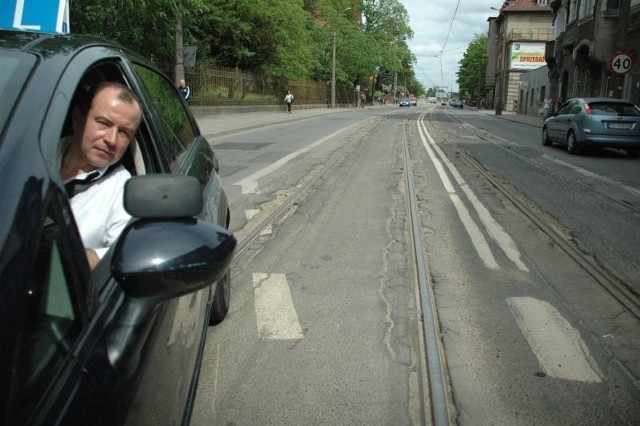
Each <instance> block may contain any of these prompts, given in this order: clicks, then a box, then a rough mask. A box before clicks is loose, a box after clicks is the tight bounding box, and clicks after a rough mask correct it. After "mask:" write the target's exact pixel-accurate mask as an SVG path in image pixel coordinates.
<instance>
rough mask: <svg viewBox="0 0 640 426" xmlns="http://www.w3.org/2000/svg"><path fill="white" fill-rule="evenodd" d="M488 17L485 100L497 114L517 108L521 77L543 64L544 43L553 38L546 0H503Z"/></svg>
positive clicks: (520, 103) (518, 107)
mask: <svg viewBox="0 0 640 426" xmlns="http://www.w3.org/2000/svg"><path fill="white" fill-rule="evenodd" d="M498 12H499V14H498V16H497V17H491V18H489V34H488V44H487V58H488V61H487V73H486V76H487V77H486V81H485V83H486V84H485V87H486V99H487V102H488V105H487V106H488V107H489V108H495V109H496V113H501V112H502V111H503V110H504V111H518V110H520V109H521V107H522V105H523V99H521V91H522V89H523V88H522V80H521V76H522V75H523V74H525V73H527V72H528V71H532V70H535V69H537V68H540V67H541V66H545V65H546V63H545V52H546V43H547V42H548V41H551V40H553V37H554V28H553V14H552V8H551V6H550V5H549V0H505V1H504V2H503V4H502V7H501V8H500V9H499V10H498Z"/></svg>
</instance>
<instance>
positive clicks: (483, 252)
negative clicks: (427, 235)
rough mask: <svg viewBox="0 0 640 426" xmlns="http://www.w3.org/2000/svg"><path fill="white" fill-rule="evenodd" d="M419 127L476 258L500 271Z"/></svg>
mask: <svg viewBox="0 0 640 426" xmlns="http://www.w3.org/2000/svg"><path fill="white" fill-rule="evenodd" d="M421 125H422V123H421V121H420V120H418V132H419V133H420V139H421V140H422V145H423V146H424V148H425V149H426V150H427V154H428V155H429V157H430V158H431V161H432V162H433V165H434V166H435V168H436V170H437V171H438V175H439V176H440V180H441V181H442V183H443V185H444V187H445V190H446V191H447V192H448V193H449V198H450V199H451V202H452V203H453V205H454V207H455V208H456V211H457V212H458V217H459V218H460V222H462V225H463V226H464V228H465V229H466V230H467V234H468V235H469V237H470V238H471V243H472V244H473V247H474V248H475V249H476V252H477V253H478V256H480V259H482V261H483V262H484V264H485V266H486V267H487V268H489V269H500V266H499V265H498V262H496V259H495V258H494V257H493V253H492V252H491V247H489V243H487V240H486V239H485V238H484V236H483V235H482V231H480V228H479V227H478V225H476V223H475V222H474V220H473V219H472V218H471V215H470V214H469V210H467V208H466V207H465V205H464V203H463V202H462V200H460V196H459V195H458V194H457V193H456V190H455V188H454V187H453V184H452V183H451V181H450V180H449V176H447V173H446V172H445V171H444V167H443V166H442V162H441V161H440V160H438V157H437V156H436V155H435V153H434V152H433V150H432V149H431V147H430V146H429V144H428V143H427V140H426V137H425V133H426V134H427V136H428V137H429V138H431V136H430V135H429V134H428V133H427V131H426V129H423V128H422V126H421Z"/></svg>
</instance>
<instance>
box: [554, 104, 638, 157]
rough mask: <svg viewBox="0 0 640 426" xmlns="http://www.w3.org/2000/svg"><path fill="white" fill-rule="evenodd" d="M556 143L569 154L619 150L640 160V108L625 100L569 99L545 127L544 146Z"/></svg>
mask: <svg viewBox="0 0 640 426" xmlns="http://www.w3.org/2000/svg"><path fill="white" fill-rule="evenodd" d="M554 142H555V143H559V144H564V145H566V146H567V151H568V152H569V154H579V153H580V151H582V150H583V149H584V148H588V147H597V148H617V149H622V150H624V151H626V153H627V155H629V157H631V158H638V156H640V108H638V107H637V106H635V105H634V104H633V103H632V102H629V101H625V100H622V99H611V98H573V99H569V100H568V101H567V102H566V103H565V104H564V105H562V106H561V107H560V109H558V111H557V112H555V113H554V114H552V116H551V117H549V118H547V119H546V120H545V122H544V125H543V127H542V144H543V145H546V146H549V145H552V144H553V143H554Z"/></svg>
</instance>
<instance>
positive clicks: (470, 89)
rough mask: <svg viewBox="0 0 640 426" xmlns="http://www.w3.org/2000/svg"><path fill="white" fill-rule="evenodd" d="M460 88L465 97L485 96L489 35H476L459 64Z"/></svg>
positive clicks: (458, 80) (458, 81)
mask: <svg viewBox="0 0 640 426" xmlns="http://www.w3.org/2000/svg"><path fill="white" fill-rule="evenodd" d="M458 64H459V65H460V68H459V69H458V73H457V76H458V79H457V80H456V82H457V83H458V87H459V88H460V93H464V94H465V97H468V98H471V99H477V98H481V97H482V96H484V91H485V75H486V69H487V35H486V34H476V35H475V36H474V38H473V40H472V41H471V42H470V43H469V46H467V50H466V52H465V53H464V55H463V56H462V59H461V60H460V61H459V62H458Z"/></svg>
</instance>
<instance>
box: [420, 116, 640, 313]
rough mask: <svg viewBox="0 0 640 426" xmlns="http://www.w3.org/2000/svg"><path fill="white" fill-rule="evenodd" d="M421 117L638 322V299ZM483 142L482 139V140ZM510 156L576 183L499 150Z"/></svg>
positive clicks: (445, 142)
mask: <svg viewBox="0 0 640 426" xmlns="http://www.w3.org/2000/svg"><path fill="white" fill-rule="evenodd" d="M425 116H426V117H427V118H428V123H429V127H430V128H431V129H432V130H433V131H435V132H437V134H438V135H439V137H440V139H441V140H442V141H443V143H444V144H446V145H448V146H449V147H451V148H454V149H455V150H456V152H457V154H458V155H459V158H460V159H462V160H463V161H464V162H465V163H467V164H468V165H469V166H471V167H473V168H474V169H475V170H476V171H477V172H478V174H479V175H480V176H482V177H483V178H484V179H485V180H486V181H487V182H488V183H490V184H491V185H492V186H493V187H494V188H495V189H496V190H497V191H498V192H499V193H501V194H502V195H503V196H504V197H505V198H506V199H508V200H509V201H510V202H511V203H512V204H513V205H514V206H515V207H516V208H517V209H518V210H519V211H520V212H522V213H523V214H524V215H525V216H526V217H527V218H528V219H529V220H530V221H531V222H532V223H533V224H534V225H535V226H536V227H537V228H538V229H540V230H541V231H542V232H544V233H545V234H546V235H547V236H548V237H549V238H551V240H552V241H553V242H554V243H555V244H556V245H557V246H558V247H559V248H560V249H561V250H562V251H563V252H565V253H566V254H567V255H568V256H569V257H571V259H573V261H574V262H575V263H576V264H577V265H579V266H580V267H581V268H582V269H583V270H584V271H585V272H587V273H588V274H589V275H590V276H591V277H592V278H593V279H594V280H595V281H596V282H597V283H598V284H599V285H600V286H601V287H603V288H604V289H605V290H607V291H608V292H609V293H610V294H611V295H612V296H613V297H614V298H616V300H618V301H619V302H620V303H621V304H622V305H623V306H624V307H625V308H626V309H627V310H628V311H629V312H631V313H632V314H633V315H634V316H636V317H637V318H640V296H638V295H637V294H636V293H635V292H634V291H633V290H632V289H630V288H629V287H628V286H627V285H626V284H625V283H624V282H622V281H621V280H620V279H618V278H617V277H616V276H615V275H613V274H612V273H611V272H609V271H608V270H607V269H605V268H604V267H603V266H601V265H600V264H599V263H598V262H596V261H595V260H594V259H593V258H592V257H590V256H588V255H586V254H585V253H584V252H583V251H581V250H580V249H579V248H578V247H577V246H576V245H575V243H574V242H572V241H571V240H570V239H567V237H566V236H565V235H563V234H562V233H560V232H559V231H558V230H557V229H556V228H555V227H554V226H552V225H551V224H549V223H548V221H547V220H545V218H544V216H543V215H542V214H541V213H539V212H538V211H536V210H535V209H534V208H532V207H531V206H530V205H531V203H530V202H529V201H528V200H524V199H522V195H520V194H519V193H516V191H514V190H512V189H510V188H509V187H508V186H507V185H505V184H503V183H501V182H500V181H499V180H498V179H497V178H495V177H494V176H493V175H492V173H491V172H490V171H489V170H487V169H486V168H485V167H484V165H483V164H481V163H480V162H478V161H477V160H476V159H475V158H473V157H472V156H471V155H470V154H469V153H467V152H465V151H464V149H462V148H460V147H459V146H458V145H457V144H456V143H455V142H454V141H453V140H452V139H451V137H450V135H449V134H448V133H447V132H446V131H445V130H443V129H442V128H441V127H440V126H439V125H438V124H437V123H436V122H435V121H434V120H433V112H431V113H430V114H429V115H428V116H427V113H423V114H421V116H420V117H419V119H418V120H419V121H422V120H424V119H425ZM483 140H484V139H483ZM501 148H503V149H505V150H507V151H508V152H510V153H511V154H513V155H515V156H516V158H519V159H521V160H522V161H525V162H526V163H527V164H529V165H531V166H534V167H536V168H538V169H540V170H543V171H544V172H545V173H553V174H554V175H555V176H557V177H559V178H562V179H565V180H569V181H571V182H573V183H580V182H578V181H576V180H575V179H573V178H570V177H568V176H564V175H562V174H560V173H556V172H553V171H551V170H548V169H546V168H544V167H543V166H541V165H539V164H537V163H534V162H532V161H531V160H529V159H527V158H526V157H524V156H522V155H519V154H517V153H514V152H513V151H512V150H508V149H506V148H505V147H501ZM583 187H584V188H585V189H588V190H590V191H591V192H592V193H594V194H596V195H598V196H602V197H605V198H606V199H607V200H609V201H612V202H613V201H616V204H618V205H621V206H623V207H624V208H625V209H627V210H629V211H631V212H634V213H639V212H640V211H639V210H638V209H637V208H635V207H633V206H631V205H629V204H626V203H621V202H620V201H617V200H615V199H614V198H612V197H609V196H607V195H606V194H603V193H602V192H601V191H597V190H594V189H593V188H591V187H589V186H588V185H584V184H583Z"/></svg>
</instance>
